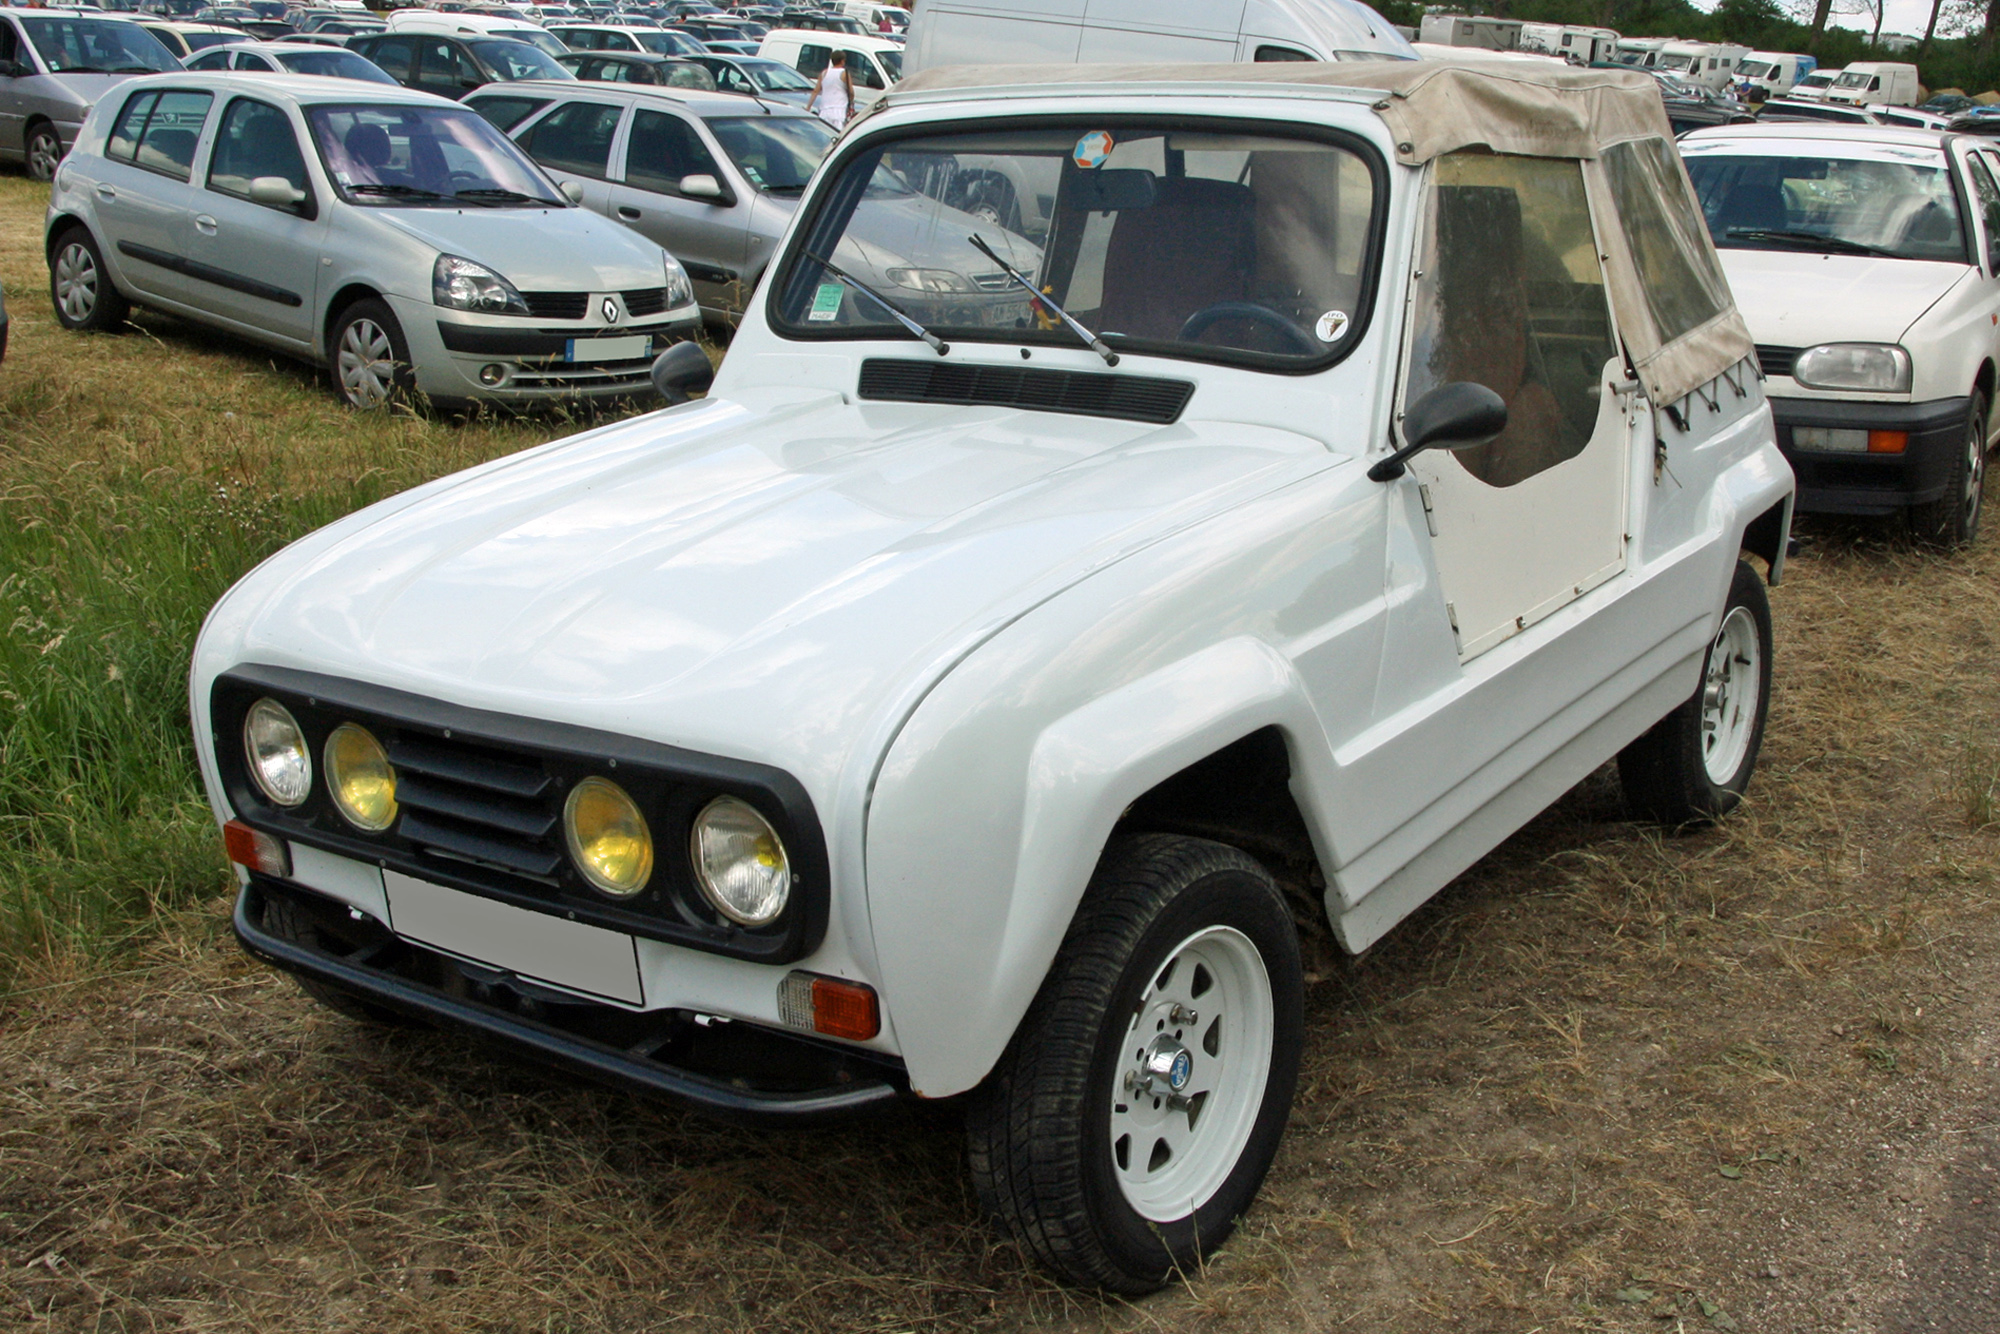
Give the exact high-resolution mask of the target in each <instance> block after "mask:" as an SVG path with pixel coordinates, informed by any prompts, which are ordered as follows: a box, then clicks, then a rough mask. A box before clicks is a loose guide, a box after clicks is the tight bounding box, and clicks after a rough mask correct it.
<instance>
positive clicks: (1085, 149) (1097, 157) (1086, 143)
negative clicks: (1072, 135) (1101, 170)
mask: <svg viewBox="0 0 2000 1334" xmlns="http://www.w3.org/2000/svg"><path fill="white" fill-rule="evenodd" d="M1112 147H1113V140H1112V138H1111V131H1109V130H1092V131H1091V132H1090V133H1089V134H1086V135H1084V136H1083V138H1081V139H1079V140H1077V141H1076V152H1075V153H1074V154H1073V155H1072V156H1074V157H1075V159H1076V165H1077V166H1079V167H1082V168H1083V169H1084V170H1085V171H1089V170H1090V169H1091V168H1093V167H1101V166H1103V165H1104V159H1106V158H1108V157H1110V156H1111V149H1112Z"/></svg>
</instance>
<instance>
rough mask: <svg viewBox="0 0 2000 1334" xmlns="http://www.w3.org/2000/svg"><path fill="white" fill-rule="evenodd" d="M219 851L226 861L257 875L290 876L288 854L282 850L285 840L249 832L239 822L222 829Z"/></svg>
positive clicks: (253, 830)
mask: <svg viewBox="0 0 2000 1334" xmlns="http://www.w3.org/2000/svg"><path fill="white" fill-rule="evenodd" d="M222 848H223V851H224V852H226V853H228V854H229V860H230V861H232V862H235V863H236V864H237V865H238V866H247V867H249V868H250V869H251V870H253V871H256V872H258V873H259V874H261V875H276V876H287V875H290V874H291V873H292V850H291V849H290V848H288V847H286V846H285V840H283V839H281V838H277V837H274V836H273V835H270V834H267V833H265V832H264V831H263V830H261V829H252V828H251V827H250V826H249V825H247V824H244V823H243V822H242V821H241V820H231V821H230V822H229V823H228V824H226V825H224V826H222Z"/></svg>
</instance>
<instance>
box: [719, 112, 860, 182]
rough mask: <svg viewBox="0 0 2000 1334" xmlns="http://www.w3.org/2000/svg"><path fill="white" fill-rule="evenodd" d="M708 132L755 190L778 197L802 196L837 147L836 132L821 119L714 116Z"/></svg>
mask: <svg viewBox="0 0 2000 1334" xmlns="http://www.w3.org/2000/svg"><path fill="white" fill-rule="evenodd" d="M708 132H709V133H710V134H712V135H714V136H715V138H716V142H717V143H720V144H721V145H722V151H723V152H725V153H727V154H729V158H730V160H731V161H732V162H734V163H735V164H736V169H737V170H738V171H740V172H742V173H743V175H744V176H745V177H746V178H748V180H749V181H750V183H751V184H752V185H754V186H756V187H757V188H758V189H759V190H768V191H771V192H772V193H774V194H793V195H796V194H799V193H801V192H803V191H804V190H805V188H806V182H807V181H809V180H811V179H812V174H813V170H814V169H815V168H817V167H818V166H819V164H820V159H821V158H824V157H825V156H826V152H827V149H829V148H831V147H832V146H833V130H832V129H831V128H829V127H828V125H827V123H826V122H825V121H823V120H821V119H820V118H819V117H817V116H758V117H756V118H754V119H753V118H751V117H748V116H740V117H729V118H723V117H720V116H713V117H710V118H709V121H708Z"/></svg>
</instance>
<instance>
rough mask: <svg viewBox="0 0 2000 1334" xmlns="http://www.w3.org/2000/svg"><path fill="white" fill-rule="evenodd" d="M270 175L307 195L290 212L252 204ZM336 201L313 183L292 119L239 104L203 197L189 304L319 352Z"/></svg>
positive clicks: (232, 106) (218, 141)
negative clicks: (325, 257)
mask: <svg viewBox="0 0 2000 1334" xmlns="http://www.w3.org/2000/svg"><path fill="white" fill-rule="evenodd" d="M271 176H276V177H282V178H283V179H284V180H285V181H287V182H288V183H290V185H291V186H292V188H293V189H295V190H297V191H299V192H300V193H301V194H302V195H303V196H304V198H302V199H301V200H299V201H298V202H297V203H295V204H292V205H289V206H279V205H275V204H260V203H257V202H256V201H254V200H252V199H251V198H250V183H251V182H252V181H254V180H257V179H259V178H260V177H271ZM330 202H331V201H329V200H327V199H324V198H320V197H318V194H317V192H316V191H315V189H314V187H313V183H312V179H311V177H310V175H309V174H308V173H307V171H306V161H305V155H304V153H302V152H301V151H300V148H299V135H298V129H297V127H296V126H294V125H293V123H292V120H291V117H290V115H289V114H288V113H286V112H285V111H284V110H283V109H281V108H279V107H277V106H274V105H272V104H271V103H268V102H261V101H258V100H256V99H255V98H250V97H238V98H235V99H233V100H231V101H230V103H229V105H228V106H227V107H225V108H224V109H223V112H222V115H221V117H220V119H218V120H217V122H216V127H215V134H214V136H213V139H212V142H211V146H210V148H209V152H208V155H207V172H206V175H205V178H204V181H203V188H202V190H201V192H200V194H199V195H198V196H197V197H196V199H195V201H194V214H193V217H192V219H191V227H190V229H189V247H188V260H189V264H188V269H187V279H188V299H189V300H190V301H191V302H193V303H194V304H196V305H198V306H200V307H201V308H202V309H204V310H207V311H209V312H211V313H212V314H215V315H217V316H219V317H220V318H222V319H224V320H227V321H228V322H229V323H230V324H232V325H234V326H236V327H237V328H239V329H241V330H244V331H245V332H248V333H252V334H256V335H260V336H262V337H264V338H266V339H273V340H277V341H280V342H282V343H284V344H285V345H287V346H289V347H291V348H293V349H295V350H301V351H310V350H311V349H312V345H313V319H314V311H315V310H316V309H317V308H318V307H317V304H316V303H315V301H314V296H315V291H316V286H317V284H318V281H319V269H320V262H319V259H320V251H321V249H322V242H323V240H324V238H325V236H326V228H327V209H328V207H329V205H330Z"/></svg>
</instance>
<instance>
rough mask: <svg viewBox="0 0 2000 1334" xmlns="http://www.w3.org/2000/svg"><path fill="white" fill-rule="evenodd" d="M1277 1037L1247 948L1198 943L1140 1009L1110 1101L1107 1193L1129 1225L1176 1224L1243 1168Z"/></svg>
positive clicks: (1176, 953) (1266, 990)
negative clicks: (1111, 1177) (1121, 1204)
mask: <svg viewBox="0 0 2000 1334" xmlns="http://www.w3.org/2000/svg"><path fill="white" fill-rule="evenodd" d="M1275 1032H1276V1021H1275V1008H1274V1006H1273V1004H1272V999H1271V978H1270V975H1269V973H1268V972H1267V971H1266V970H1265V968H1264V960H1263V957H1262V956H1261V955H1260V954H1258V952H1257V947H1256V946H1255V945H1253V944H1252V943H1251V942H1250V938H1249V937H1248V936H1246V935H1244V934H1243V933H1242V932H1241V931H1238V930H1236V929H1235V928H1234V927H1229V926H1211V927H1208V928H1206V929H1204V930H1201V931H1197V932H1196V933H1195V934H1193V935H1192V936H1189V937H1188V938H1187V939H1186V940H1184V941H1182V942H1181V943H1180V944H1179V945H1178V946H1176V947H1175V948H1174V950H1173V952H1172V953H1170V954H1168V956H1167V961H1166V963H1165V964H1164V965H1162V966H1161V968H1160V971H1159V972H1158V973H1157V974H1155V975H1154V978H1153V981H1152V982H1151V984H1150V985H1149V986H1148V987H1147V989H1146V992H1145V994H1144V995H1143V996H1142V997H1141V998H1140V1000H1139V1007H1138V1011H1137V1013H1136V1014H1135V1015H1134V1016H1133V1019H1132V1023H1131V1026H1130V1028H1129V1029H1128V1030H1127V1032H1126V1034H1125V1045H1124V1049H1123V1051H1122V1052H1121V1054H1120V1058H1119V1062H1118V1070H1117V1073H1116V1075H1115V1076H1114V1078H1115V1080H1116V1086H1115V1087H1114V1088H1113V1089H1112V1092H1111V1153H1112V1159H1113V1166H1114V1170H1115V1175H1116V1177H1117V1181H1118V1189H1119V1190H1120V1191H1121V1192H1122V1193H1123V1194H1124V1196H1125V1202H1126V1203H1127V1204H1129V1205H1131V1206H1132V1209H1133V1211H1134V1212H1136V1213H1137V1214H1138V1215H1139V1216H1140V1217H1142V1218H1145V1219H1148V1220H1150V1221H1152V1222H1156V1223H1165V1222H1169V1221H1172V1220H1174V1219H1180V1218H1185V1217H1187V1216H1188V1215H1189V1214H1191V1213H1193V1212H1194V1211H1195V1210H1197V1209H1198V1208H1200V1207H1201V1206H1202V1205H1203V1204H1205V1203H1207V1201H1208V1199H1209V1198H1210V1197H1211V1196H1213V1195H1214V1194H1215V1192H1216V1191H1217V1190H1219V1189H1220V1188H1221V1186H1222V1184H1223V1182H1224V1181H1225V1180H1226V1179H1227V1178H1228V1177H1229V1174H1230V1173H1231V1171H1233V1170H1234V1169H1235V1167H1236V1164H1237V1162H1238V1160H1239V1159H1241V1157H1242V1156H1243V1149H1244V1146H1245V1145H1246V1144H1248V1143H1249V1140H1250V1132H1251V1130H1252V1128H1253V1127H1254V1126H1255V1125H1256V1121H1257V1113H1258V1110H1259V1109H1260V1108H1261V1107H1262V1106H1263V1103H1264V1084H1265V1080H1266V1079H1267V1077H1268V1076H1269V1074H1270V1069H1271V1048H1272V1043H1273V1040H1274V1037H1275Z"/></svg>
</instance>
